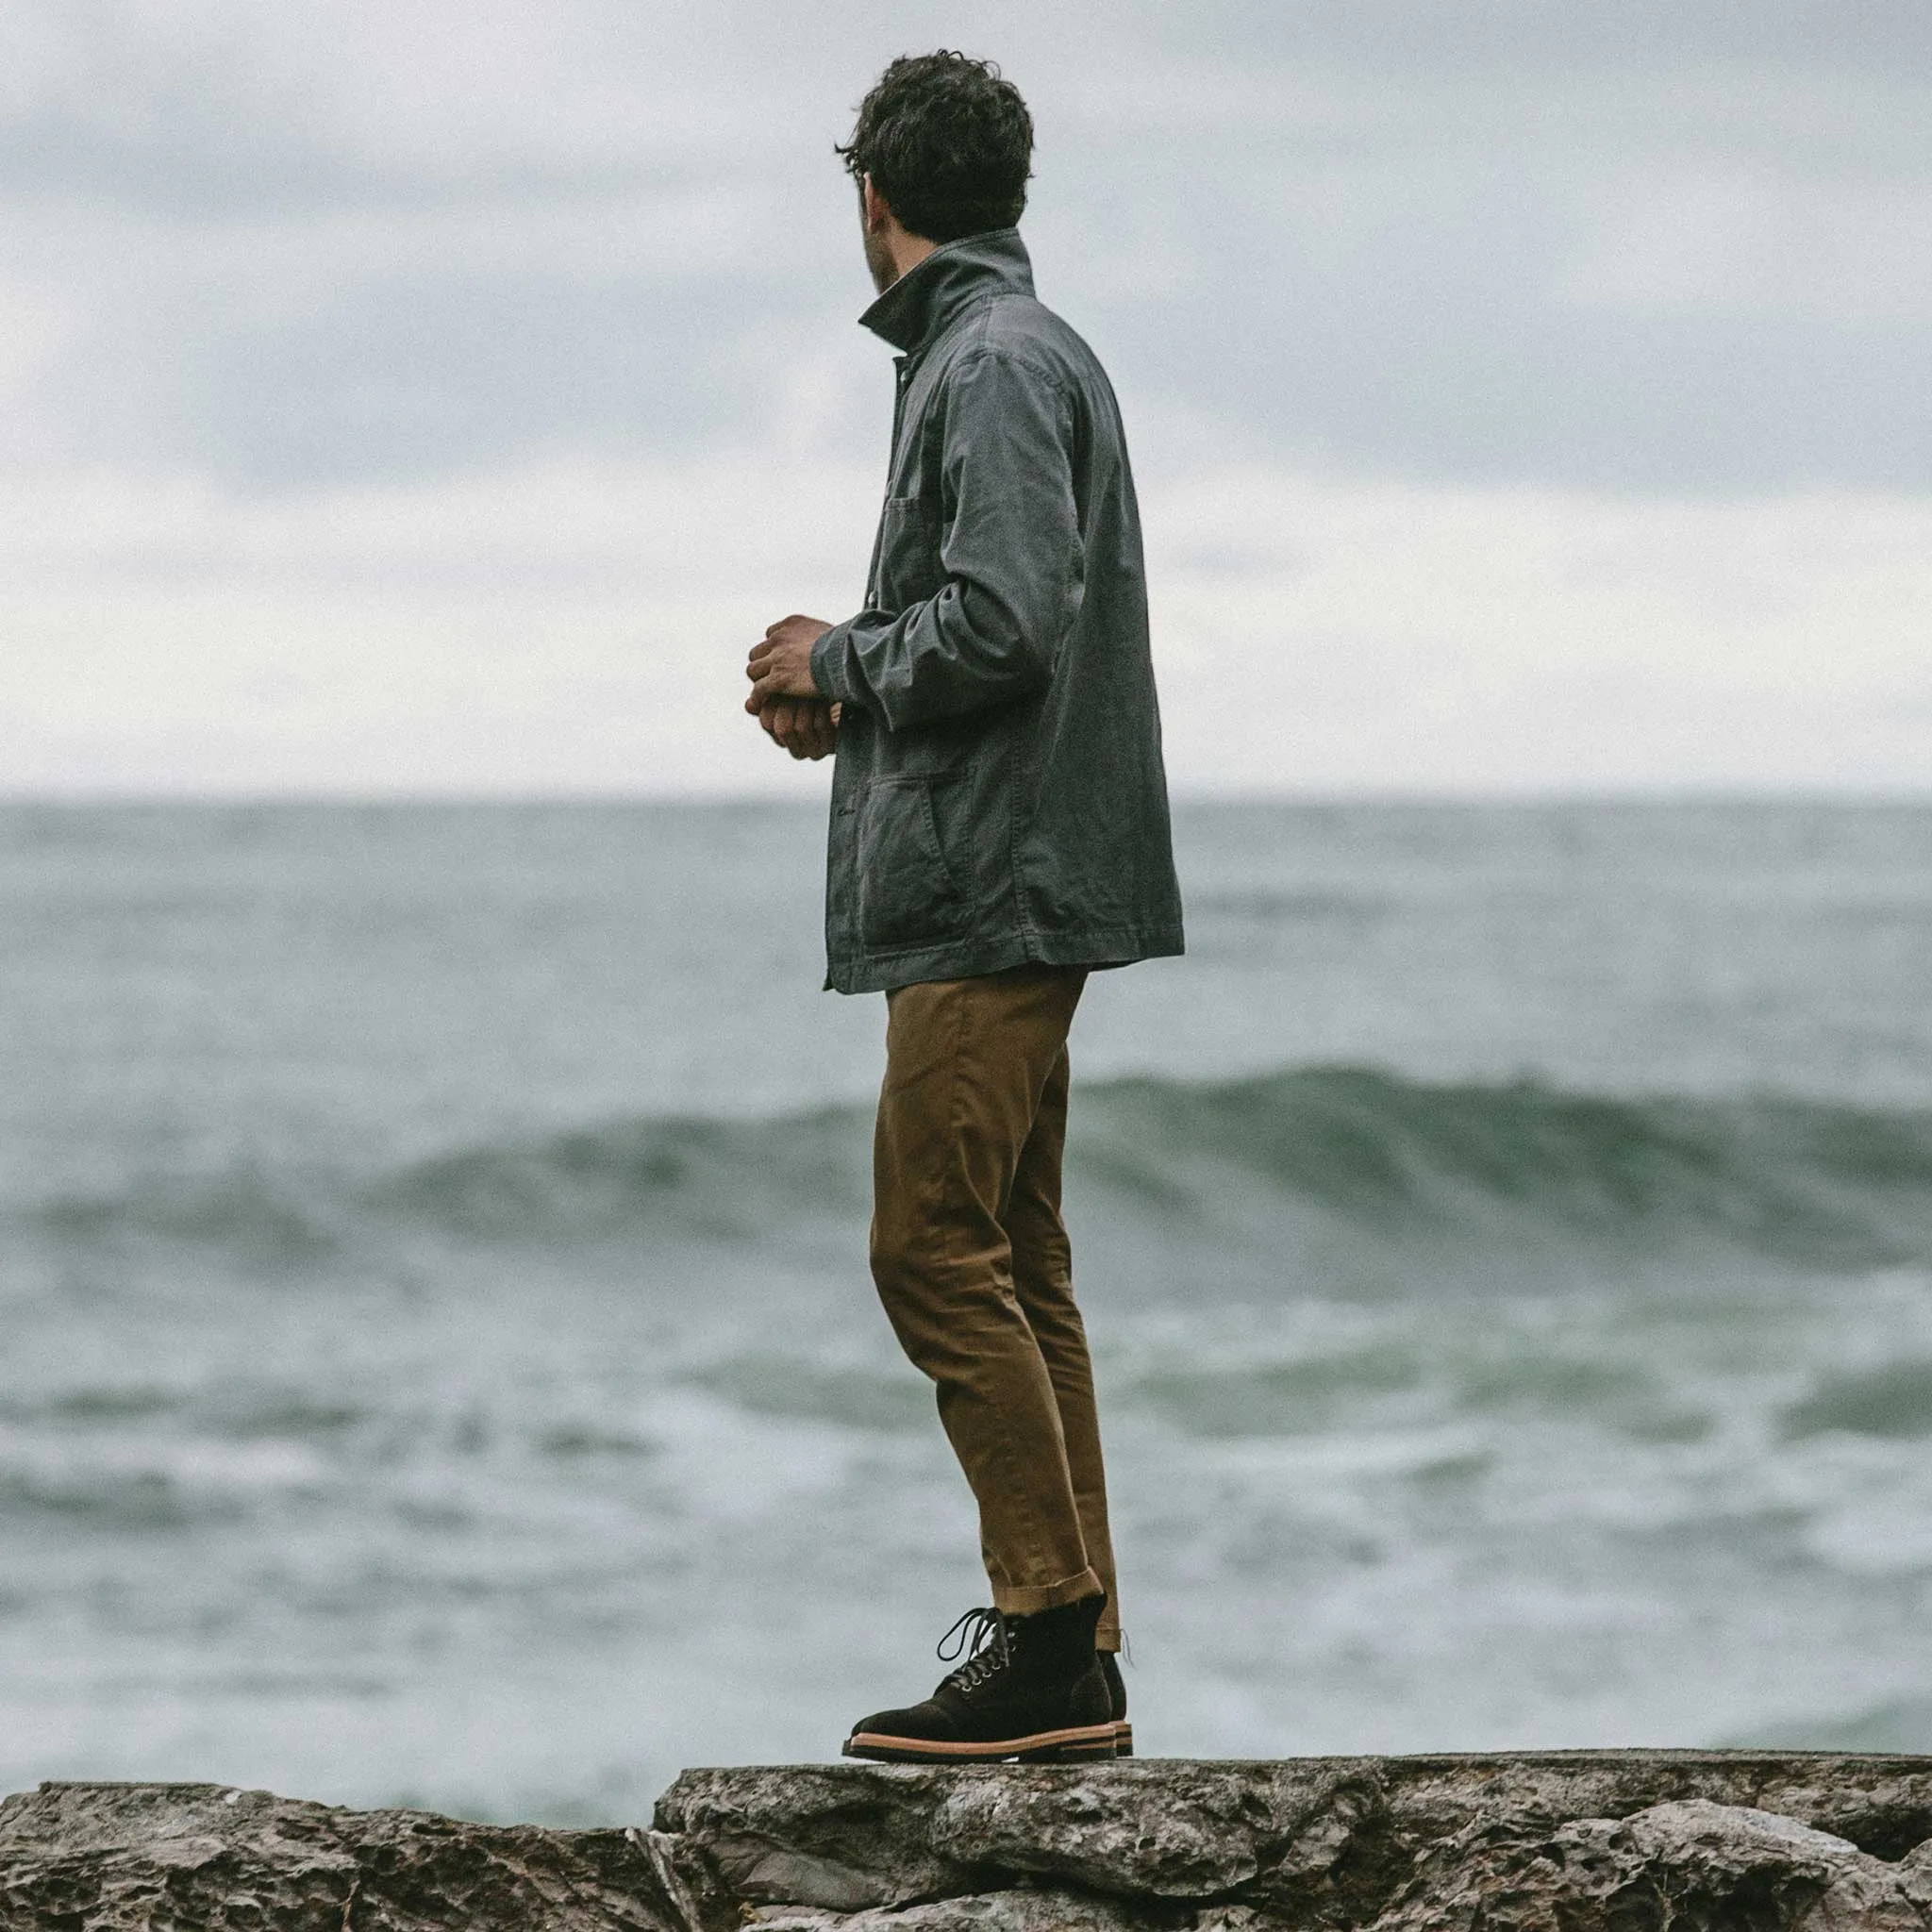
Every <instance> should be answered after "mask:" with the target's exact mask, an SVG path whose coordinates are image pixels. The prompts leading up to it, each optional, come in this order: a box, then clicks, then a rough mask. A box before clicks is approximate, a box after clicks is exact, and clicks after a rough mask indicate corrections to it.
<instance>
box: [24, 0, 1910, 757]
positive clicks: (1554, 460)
mask: <svg viewBox="0 0 1932 1932" xmlns="http://www.w3.org/2000/svg"><path fill="white" fill-rule="evenodd" d="M0 44H4V45H5V46H6V48H7V50H8V51H7V57H6V60H5V62H4V65H0V791H8V792H33V791H61V792H73V791H170V792H180V791H219V792H230V793H232V792H260V791H279V790H297V791H317V790H329V791H355V792H367V791H441V792H449V791H458V792H496V791H513V792H526V791H584V790H589V791H643V792H653V793H662V792H681V791H700V792H721V791H745V790H750V789H758V788H772V789H778V790H804V791H810V790H812V789H814V788H818V787H823V784H824V772H823V770H822V769H821V770H813V769H811V768H806V769H804V770H803V771H801V770H798V769H794V768H793V767H792V766H791V762H790V760H788V759H785V758H782V757H781V756H780V755H778V754H776V753H774V751H773V750H772V749H771V747H770V746H769V745H768V744H767V743H766V742H765V741H764V740H763V739H762V737H761V736H760V735H759V734H758V732H757V730H756V727H755V726H753V725H752V724H751V723H750V721H749V720H746V719H744V718H742V716H741V714H740V713H739V712H738V710H737V703H738V697H739V693H740V691H741V689H742V683H741V664H742V660H743V657H744V653H745V650H746V648H747V647H748V644H749V642H750V641H751V640H752V639H753V638H755V637H756V636H757V635H758V633H759V632H761V630H762V628H763V626H764V625H765V624H766V623H767V622H768V621H769V620H771V619H772V618H774V617H777V616H780V615H783V614H784V613H785V612H787V611H790V610H792V609H802V610H806V611H808V612H813V613H815V614H817V615H820V616H823V617H825V618H828V619H835V618H838V617H841V616H842V615H844V614H846V613H847V612H848V611H849V610H850V608H852V607H853V606H854V604H855V603H856V602H857V600H858V594H859V591H860V590H861V587H862V580H863V573H864V567H865V561H866V557H867V554H868V551H869V546H870V539H871V526H872V520H873V517H874V513H875V509H876V498H877V491H878V489H879V486H880V482H881V479H882V475H883V470H884V463H885V439H886V434H887V429H888V425H889V422H890V414H891V365H890V358H889V354H888V352H887V351H886V350H885V348H884V347H883V345H881V344H879V343H878V342H876V341H874V340H873V339H872V338H871V337H869V336H867V335H866V334H864V333H863V332H862V331H861V330H859V329H858V328H857V327H856V326H855V318H856V316H857V315H858V311H859V310H860V309H861V308H863V307H864V305H865V302H866V300H867V298H868V295H869V293H870V289H869V284H868V283H867V281H866V278H865V274H864V268H863V263H862V259H861V258H860V254H859V249H858V233H857V223H856V217H855V213H854V208H853V196H852V192H851V190H850V187H849V184H848V183H847V181H846V179H845V176H844V175H843V174H842V173H841V169H840V167H839V164H838V161H837V159H836V158H835V157H834V155H833V154H832V143H833V142H834V141H835V140H837V139H840V138H841V137H842V136H843V135H844V134H845V132H846V131H847V130H848V129H849V127H850V125H851V117H852V110H853V108H854V107H855V105H856V103H857V101H858V97H859V95H860V94H861V93H862V92H864V90H865V88H866V86H867V85H868V84H869V82H870V80H871V79H872V77H873V76H874V75H875V73H876V72H877V70H878V68H879V67H880V66H881V65H882V64H883V63H884V61H885V60H886V59H888V58H891V56H892V55H893V54H895V53H898V52H901V51H906V50H917V49H922V48H924V47H928V46H931V45H934V44H950V45H958V46H963V47H965V48H966V49H968V50H969V51H972V52H974V53H981V54H987V55H991V56H993V57H995V58H998V59H999V60H1000V61H1001V62H1002V63H1003V65H1004V66H1005V68H1006V70H1007V72H1008V74H1009V75H1010V76H1011V77H1012V78H1013V79H1014V80H1015V81H1017V82H1018V84H1019V85H1020V87H1021V88H1022V90H1023V91H1024V92H1025V94H1026V95H1027V97H1028V100H1029V102H1030V103H1031V104H1032V107H1033V109H1034V114H1035V119H1036V122H1037V124H1038V128H1039V137H1040V145H1039V153H1038V157H1037V163H1036V179H1035V182H1034V187H1033V200H1032V205H1031V208H1030V209H1029V212H1028V214H1027V217H1026V220H1025V223H1024V234H1025V235H1026V238H1027V240H1028V242H1029V244H1030V246H1031V247H1032V249H1033V252H1034V257H1035V262H1036V269H1037V274H1038V281H1039V285H1040V289H1041V293H1042V295H1043V296H1044V297H1045V298H1046V299H1047V300H1048V301H1050V302H1052V303H1053V304H1054V305H1055V306H1056V307H1058V308H1060V309H1061V310H1062V311H1063V312H1064V313H1065V314H1066V315H1067V316H1068V318H1069V319H1070V320H1071V321H1072V322H1073V323H1074V325H1075V326H1077V327H1079V328H1080V329H1081V330H1082V331H1083V332H1084V333H1085V334H1087V335H1088V337H1089V338H1090V339H1091V341H1093V342H1094V344H1095V346H1096V347H1097V348H1098V349H1099V350H1100V352H1101V354H1102V356H1103V358H1105V359H1106V360H1107V361H1108V365H1109V367H1110V368H1111V370H1112V372H1113V375H1114V377H1115V382H1116V386H1117V388H1118V389H1119V390H1120V391H1121V395H1122V400H1123V404H1124V409H1125V412H1126V416H1127V423H1128V430H1129V435H1130V438H1131V440H1132V442H1133V446H1134V449H1135V454H1136V460H1137V464H1138V467H1139V472H1140V475H1141V493H1142V498H1143V509H1144V513H1145V518H1146V523H1147V532H1148V546H1149V557H1150V568H1151V573H1152V582H1153V588H1154V594H1155V599H1156V612H1155V614H1156V620H1157V627H1156V653H1157V663H1158V670H1159V674H1160V680H1161V691H1162V699H1163V706H1164V711H1165V716H1166V720H1167V728H1168V741H1169V752H1170V766H1171V770H1172V773H1173V775H1174V779H1175V781H1176V784H1177V786H1179V787H1180V788H1183V789H1187V790H1193V791H1203V790H1235V791H1257V790H1282V791H1318V792H1332V791H1362V790H1371V789H1388V788H1397V789H1403V790H1409V791H1414V790H1426V791H1524V790H1528V791H1549V790H1575V789H1583V790H1591V791H1598V790H1605V789H1612V788H1643V789H1650V790H1655V789H1659V788H1663V789H1682V788H1711V787H1724V788H1733V789H1736V788H1749V789H1752V790H1782V789H1787V788H1791V787H1803V788H1819V787H1826V788H1832V789H1836V790H1850V791H1897V790H1901V789H1909V790H1915V791H1922V790H1925V789H1927V787H1928V785H1932V380H1928V379H1927V369H1926V363H1927V354H1926V348H1927V340H1928V330H1932V5H1928V4H1927V0H1831V4H1812V5H1798V4H1794V0H1591V4H1587V5H1586V4H1584V0H1562V4H1533V0H1484V4H1477V0H1320V4H1316V0H1309V4H1297V0H1251V4H1241V0H1224V4H1219V5H1214V4H1206V0H1193V4H1190V5H1188V6H1185V7H1181V6H1174V5H1163V4H1158V0H1141V4H1137V5H1123V6H1100V5H1081V4H1077V0H1074V4H1066V0H1062V4H1057V5H1054V6H1042V5H1041V4H1039V0H1031V4H1028V5H1024V6H1022V5H1001V4H991V0H981V4H974V5H957V6H930V5H924V4H908V0H894V4H891V5H884V4H879V5H860V4H850V0H831V4H826V0H815V4H813V5H811V6H798V5H786V4H780V0H764V4H760V5H749V4H747V5H736V6H734V5H719V4H712V0H701V4H690V0H687V4H684V5H679V6H675V7H673V6H669V5H660V4H658V0H543V4H541V5H540V4H537V0H525V4H520V5H501V4H499V5H491V4H478V0H463V4H457V0H447V4H444V0H366V4H350V0H307V4H305V5H303V6H301V7H282V6H270V5H268V4H265V0H246V4H233V5H226V4H216V0H142V4H127V0H0Z"/></svg>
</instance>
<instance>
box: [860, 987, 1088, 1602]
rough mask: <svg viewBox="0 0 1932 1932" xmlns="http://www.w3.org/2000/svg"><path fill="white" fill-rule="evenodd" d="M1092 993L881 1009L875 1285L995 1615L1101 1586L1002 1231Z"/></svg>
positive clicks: (899, 997)
mask: <svg viewBox="0 0 1932 1932" xmlns="http://www.w3.org/2000/svg"><path fill="white" fill-rule="evenodd" d="M1084 978H1085V974H1082V973H1080V972H1078V971H1077V970H1074V971H1069V970H1067V969H1064V968H1054V967H1025V968H1021V969H1018V970H1017V971H1015V972H1011V973H1001V974H989V975H987V976H985V977H981V978H974V979H953V980H939V981H933V982H928V983H926V984H924V985H919V986H908V987H901V988H898V989H896V990H895V991H893V992H892V993H891V994H890V995H889V996H888V1001H887V1013H888V1018H887V1023H886V1077H885V1083H884V1085H883V1087H882V1088H881V1090H880V1092H879V1113H878V1126H877V1131H876V1133H875V1136H874V1145H873V1182H874V1206H873V1230H872V1269H873V1279H874V1283H875V1284H876V1286H877V1288H878V1291H879V1299H880V1301H881V1302H882V1303H883V1304H884V1306H885V1309H886V1313H887V1315H888V1317H889V1318H890V1319H891V1324H892V1327H893V1329H894V1331H895V1333H896V1334H897V1335H898V1337H899V1341H900V1343H901V1345H902V1346H903V1347H904V1348H905V1350H906V1353H907V1355H908V1357H910V1358H911V1359H912V1361H913V1362H914V1363H915V1364H916V1365H917V1366H918V1367H919V1368H920V1369H922V1370H923V1371H924V1373H925V1374H927V1375H929V1376H930V1377H931V1378H932V1380H933V1382H934V1384H935V1387H936V1390H937V1393H938V1399H939V1411H940V1420H941V1424H942V1425H943V1426H944V1428H945V1431H946V1436H947V1439H948V1440H949V1441H951V1443H952V1445H953V1451H954V1453H955V1455H957V1456H958V1458H959V1465H960V1468H961V1469H962V1470H963V1471H964V1473H965V1475H966V1480H967V1483H968V1484H969V1486H970V1487H971V1489H972V1491H973V1494H974V1500H975V1501H976V1502H977V1504H978V1506H979V1520H980V1539H981V1542H982V1545H983V1546H984V1548H985V1549H986V1551H987V1552H988V1554H989V1574H990V1576H991V1581H992V1584H993V1601H994V1603H995V1604H996V1605H997V1607H999V1608H1000V1609H1002V1610H1004V1611H1006V1612H1007V1613H1008V1615H1013V1616H1024V1615H1028V1614H1030V1613H1032V1612H1033V1611H1036V1610H1044V1609H1051V1608H1053V1607H1056V1606H1057V1605H1060V1604H1069V1603H1074V1602H1077V1601H1078V1600H1079V1599H1080V1598H1082V1597H1085V1596H1091V1595H1092V1594H1094V1593H1095V1592H1096V1591H1099V1590H1100V1589H1101V1588H1102V1584H1101V1581H1100V1578H1099V1576H1098V1575H1097V1574H1095V1572H1094V1570H1093V1568H1092V1566H1091V1564H1090V1562H1089V1561H1088V1556H1087V1546H1086V1541H1085V1539H1084V1536H1083V1534H1082V1531H1081V1524H1080V1509H1079V1504H1078V1501H1077V1499H1076V1497H1075V1494H1074V1479H1073V1475H1072V1472H1071V1470H1070V1467H1069V1464H1068V1459H1067V1445H1066V1441H1065V1439H1064V1436H1063V1434H1062V1431H1061V1424H1060V1415H1059V1406H1058V1400H1057V1397H1056V1394H1055V1390H1054V1385H1053V1379H1052V1376H1051V1374H1050V1373H1049V1370H1048V1367H1047V1363H1046V1360H1045V1359H1044V1357H1042V1355H1041V1348H1040V1344H1039V1342H1038V1341H1036V1339H1035V1337H1034V1333H1033V1329H1032V1327H1031V1325H1030V1324H1029V1323H1028V1321H1027V1318H1026V1315H1025V1313H1024V1310H1023V1309H1022V1307H1021V1306H1020V1300H1019V1296H1018V1293H1017V1291H1016V1290H1015V1288H1014V1282H1013V1255H1012V1244H1011V1242H1010V1241H1009V1240H1008V1235H1007V1230H1006V1228H1005V1226H1004V1225H1003V1223H1002V1216H1003V1214H1004V1213H1005V1212H1006V1211H1007V1208H1008V1205H1009V1202H1010V1198H1011V1195H1012V1191H1013V1187H1014V1182H1015V1176H1016V1174H1017V1173H1018V1170H1019V1166H1020V1159H1021V1155H1022V1153H1023V1152H1024V1148H1025V1145H1026V1142H1027V1141H1028V1139H1029V1138H1030V1137H1031V1134H1032V1131H1033V1125H1034V1121H1035V1118H1036V1116H1037V1114H1038V1111H1039V1108H1040V1104H1041V1095H1042V1094H1043V1092H1044V1091H1045V1089H1046V1087H1047V1084H1048V1081H1049V1079H1050V1077H1051V1075H1052V1073H1053V1069H1054V1067H1055V1065H1056V1063H1057V1062H1058V1059H1059V1058H1060V1055H1061V1053H1062V1051H1063V1049H1064V1048H1065V1045H1066V1039H1067V1028H1068V1027H1069V1025H1070V1024H1072V1021H1073V1017H1074V1006H1075V1004H1076V1003H1077V1002H1078V999H1079V996H1080V988H1081V985H1082V983H1083V981H1084ZM994 1566H996V1567H994Z"/></svg>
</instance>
